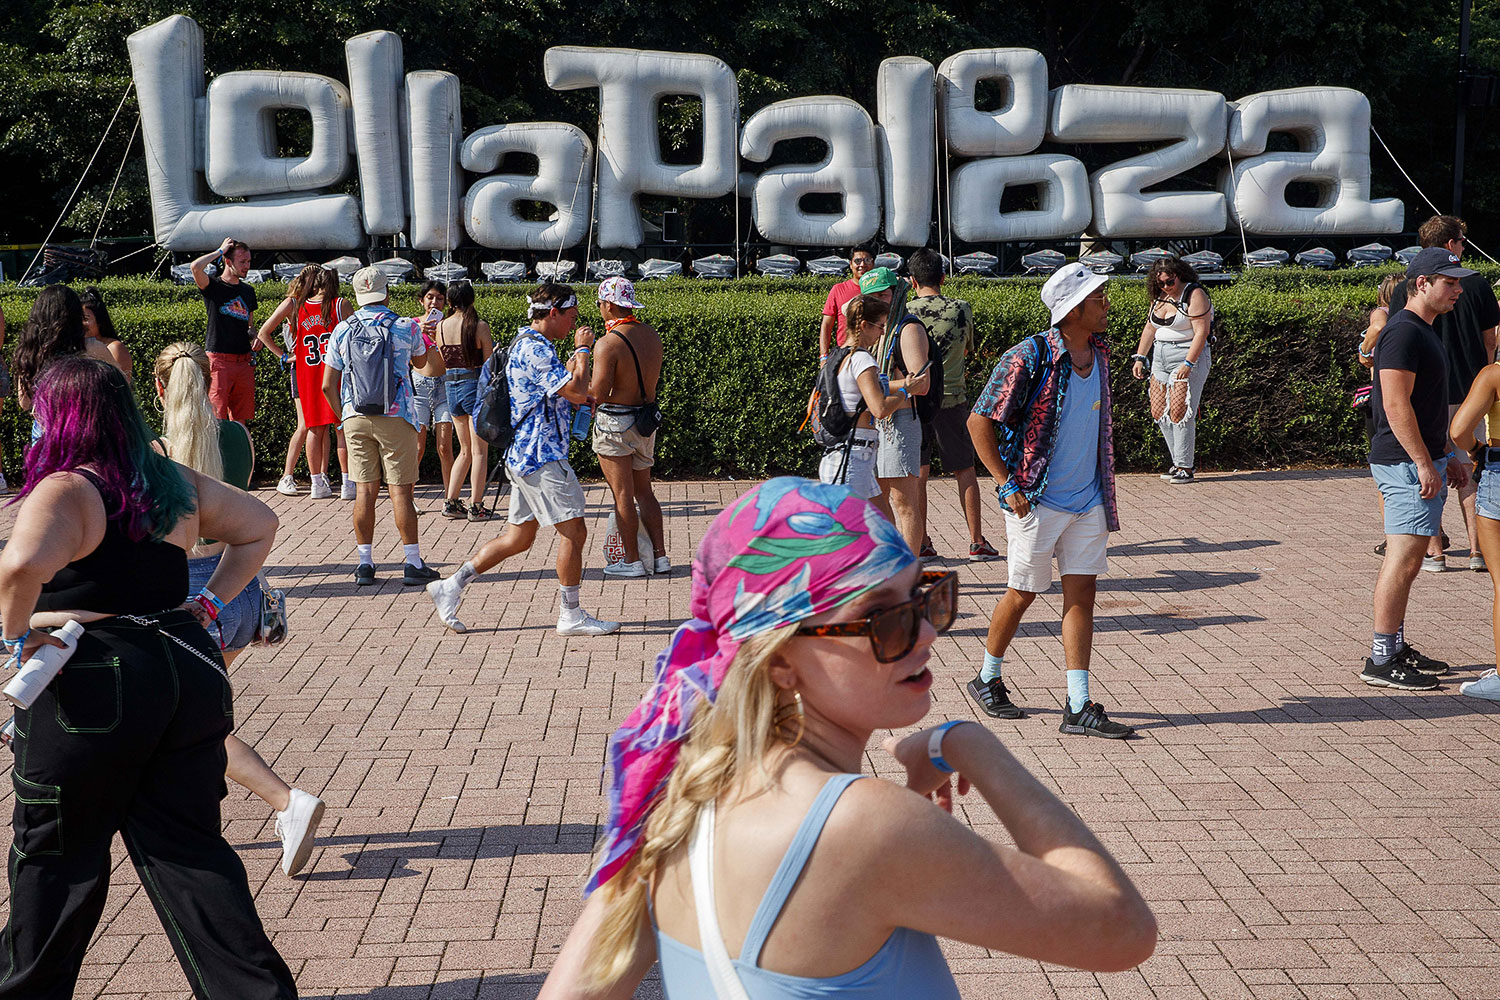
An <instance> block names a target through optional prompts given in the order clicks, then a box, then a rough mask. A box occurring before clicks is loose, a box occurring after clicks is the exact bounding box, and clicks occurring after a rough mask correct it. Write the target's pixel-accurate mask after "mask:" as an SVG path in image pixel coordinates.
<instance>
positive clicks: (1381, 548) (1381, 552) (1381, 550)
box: [1375, 542, 1385, 556]
mask: <svg viewBox="0 0 1500 1000" xmlns="http://www.w3.org/2000/svg"><path fill="white" fill-rule="evenodd" d="M1375 554H1376V555H1377V556H1383V555H1385V542H1381V543H1380V544H1379V545H1377V546H1375Z"/></svg>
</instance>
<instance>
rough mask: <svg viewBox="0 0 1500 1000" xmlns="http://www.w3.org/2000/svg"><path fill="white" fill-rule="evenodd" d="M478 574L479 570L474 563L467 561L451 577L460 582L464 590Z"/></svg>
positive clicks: (460, 586) (460, 587)
mask: <svg viewBox="0 0 1500 1000" xmlns="http://www.w3.org/2000/svg"><path fill="white" fill-rule="evenodd" d="M478 576H479V571H478V570H477V569H475V568H474V564H473V563H471V562H466V563H464V564H463V565H462V566H460V567H459V568H458V572H457V573H454V574H453V576H451V577H450V578H449V579H452V580H456V581H457V582H458V587H459V589H460V590H462V589H463V588H464V587H467V586H468V585H469V584H470V583H471V582H472V581H473V580H474V579H475V578H477V577H478Z"/></svg>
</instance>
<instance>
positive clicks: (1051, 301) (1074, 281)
mask: <svg viewBox="0 0 1500 1000" xmlns="http://www.w3.org/2000/svg"><path fill="white" fill-rule="evenodd" d="M1108 280H1109V276H1108V275H1104V274H1095V273H1094V272H1093V271H1090V270H1089V269H1088V268H1086V267H1084V266H1083V265H1082V264H1079V263H1076V262H1075V263H1072V264H1065V265H1063V266H1062V267H1060V268H1058V269H1057V270H1056V271H1054V272H1053V273H1052V277H1050V278H1048V279H1047V283H1046V284H1044V285H1043V286H1042V305H1044V306H1046V307H1047V308H1048V309H1049V310H1051V312H1052V325H1053V326H1056V325H1057V324H1059V323H1061V322H1062V321H1063V317H1064V316H1066V315H1068V313H1070V312H1072V311H1073V310H1074V309H1075V308H1077V306H1078V303H1080V302H1082V301H1083V300H1084V299H1086V298H1088V297H1089V296H1090V295H1092V294H1093V292H1094V289H1096V288H1098V287H1099V286H1100V285H1102V284H1104V283H1105V282H1107V281H1108Z"/></svg>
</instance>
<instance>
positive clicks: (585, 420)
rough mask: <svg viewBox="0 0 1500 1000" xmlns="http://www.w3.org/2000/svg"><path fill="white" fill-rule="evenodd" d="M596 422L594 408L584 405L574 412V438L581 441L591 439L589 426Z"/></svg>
mask: <svg viewBox="0 0 1500 1000" xmlns="http://www.w3.org/2000/svg"><path fill="white" fill-rule="evenodd" d="M593 422H594V408H593V407H592V406H590V405H589V404H587V403H584V404H583V405H582V406H580V407H579V408H578V409H577V410H575V411H574V412H573V436H574V437H575V438H577V439H578V440H579V441H587V440H588V439H589V425H590V424H592V423H593Z"/></svg>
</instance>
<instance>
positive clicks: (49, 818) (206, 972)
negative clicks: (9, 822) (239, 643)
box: [0, 611, 297, 1000]
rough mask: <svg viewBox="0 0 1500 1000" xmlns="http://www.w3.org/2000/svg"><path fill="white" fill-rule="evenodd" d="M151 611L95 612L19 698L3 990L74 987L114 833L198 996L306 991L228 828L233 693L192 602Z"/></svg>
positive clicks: (62, 995)
mask: <svg viewBox="0 0 1500 1000" xmlns="http://www.w3.org/2000/svg"><path fill="white" fill-rule="evenodd" d="M150 621H153V622H158V623H159V627H158V625H156V624H150V625H147V624H139V623H134V622H131V621H128V620H126V619H123V618H111V619H107V620H105V621H102V622H97V623H94V624H91V625H89V626H88V631H87V632H85V633H84V636H83V638H82V639H81V640H79V644H78V650H77V652H76V653H74V655H73V658H72V659H70V660H69V661H68V663H67V665H66V666H64V667H63V670H62V672H61V673H60V674H58V676H57V679H56V680H54V681H53V682H52V684H51V685H50V686H48V688H47V690H46V691H44V692H43V693H42V695H41V697H39V698H38V699H37V700H36V702H35V704H33V705H32V707H31V709H30V710H29V711H21V710H18V711H17V712H16V740H15V755H16V759H15V768H14V770H13V772H12V776H13V780H14V783H15V790H16V804H15V819H14V833H15V841H14V844H13V845H12V847H11V851H10V866H9V875H10V920H9V922H8V923H7V924H6V927H5V930H4V932H3V933H0V997H4V998H10V997H16V998H22V997H24V998H26V1000H54V998H55V1000H69V998H71V997H72V996H73V988H74V985H75V983H76V982H77V980H78V972H79V968H80V966H81V965H82V964H83V956H84V952H85V950H86V949H87V948H88V943H89V939H90V937H91V936H92V935H93V932H94V928H95V927H96V925H97V924H98V923H99V916H100V914H101V913H102V912H103V910H104V899H105V894H106V893H107V891H108V889H109V870H110V843H111V841H112V840H113V839H114V835H115V833H116V832H118V833H119V834H120V835H121V837H122V838H123V839H124V841H125V847H126V849H127V850H128V851H129V852H130V859H131V861H132V862H134V864H135V869H136V872H137V873H138V874H139V875H140V879H141V885H142V886H144V887H145V890H146V893H147V895H148V896H150V898H151V903H152V905H153V906H155V907H156V913H157V916H158V917H160V918H161V922H162V926H163V927H165V928H166V931H167V937H168V939H169V940H170V941H171V942H172V949H173V950H174V951H175V952H176V953H177V960H178V961H179V962H180V963H182V970H183V972H184V973H186V975H187V979H188V984H189V986H190V987H191V988H192V990H193V995H194V996H195V997H198V998H199V1000H296V996H297V987H296V984H295V983H294V982H293V980H292V974H291V971H290V970H289V969H288V968H287V966H286V963H285V962H283V961H282V959H281V956H280V955H279V954H277V952H276V949H275V948H274V947H273V946H272V944H271V941H270V939H269V938H267V937H266V932H265V928H264V927H262V926H261V922H260V917H259V916H258V915H257V914H256V912H255V901H254V898H253V897H252V896H251V894H250V886H249V884H248V882H247V881H246V878H245V868H244V866H243V865H242V864H241V863H240V859H239V857H238V856H236V855H235V853H234V851H233V849H231V848H230V846H229V844H228V843H227V842H226V841H225V840H224V836H223V834H222V833H221V829H220V822H221V821H220V816H219V802H220V800H221V799H223V797H224V796H225V794H226V791H227V790H226V789H225V786H224V766H225V755H224V738H225V737H226V736H227V735H228V734H229V731H230V729H231V728H232V725H233V702H232V697H231V693H230V688H229V681H228V679H227V678H226V677H225V676H224V674H223V673H221V672H220V671H219V670H218V669H215V667H214V665H213V664H215V663H222V661H221V660H220V658H219V653H218V649H217V644H216V643H214V641H213V640H212V639H210V638H209V636H208V633H207V632H205V631H204V630H203V629H202V628H201V627H200V626H199V625H198V623H197V622H196V621H195V620H194V619H193V617H192V615H190V614H188V613H187V612H185V611H171V612H164V613H161V614H158V615H155V616H152V618H151V619H150ZM163 630H164V631H165V633H167V634H163ZM169 636H175V637H177V638H178V639H180V640H182V641H183V642H185V643H187V644H188V645H190V646H192V647H193V649H195V650H197V651H198V653H201V654H202V656H206V657H208V659H209V660H210V661H212V663H210V662H205V661H204V659H202V658H201V657H200V656H199V655H196V654H195V653H194V652H191V651H189V650H188V649H185V648H183V646H181V645H179V644H178V643H177V642H174V641H172V639H171V638H170V637H169Z"/></svg>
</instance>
